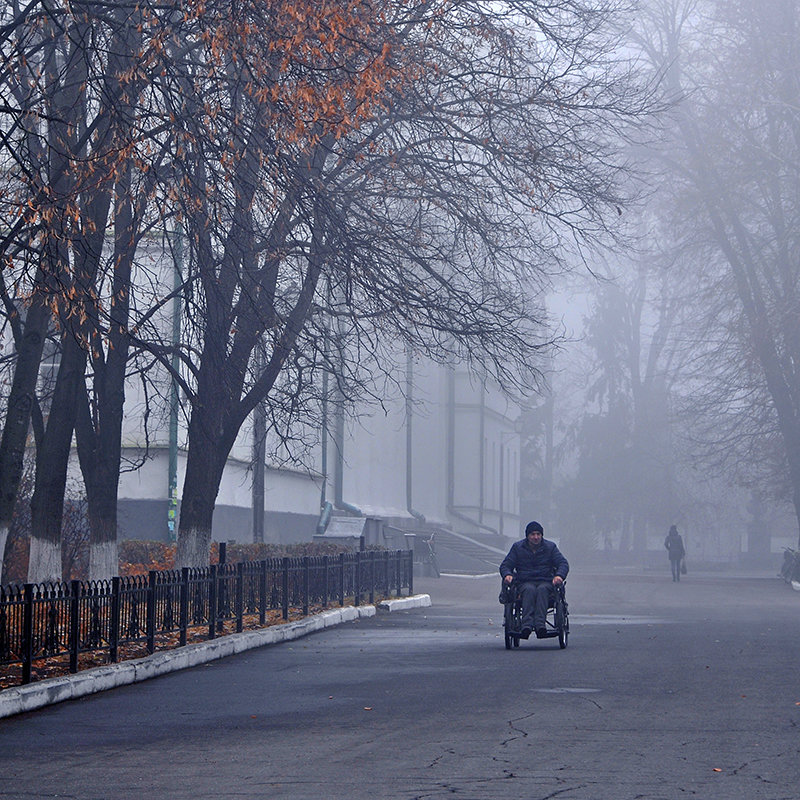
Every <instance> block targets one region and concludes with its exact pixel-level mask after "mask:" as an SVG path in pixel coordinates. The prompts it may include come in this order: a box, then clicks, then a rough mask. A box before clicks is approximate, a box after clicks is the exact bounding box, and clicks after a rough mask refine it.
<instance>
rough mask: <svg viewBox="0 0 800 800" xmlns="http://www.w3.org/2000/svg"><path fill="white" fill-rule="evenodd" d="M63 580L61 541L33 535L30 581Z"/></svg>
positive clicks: (29, 566) (29, 568)
mask: <svg viewBox="0 0 800 800" xmlns="http://www.w3.org/2000/svg"><path fill="white" fill-rule="evenodd" d="M47 581H52V582H54V583H57V582H59V581H61V543H60V542H59V543H57V544H56V543H54V542H50V541H47V540H45V539H40V538H38V537H36V536H31V555H30V561H29V562H28V583H45V582H47Z"/></svg>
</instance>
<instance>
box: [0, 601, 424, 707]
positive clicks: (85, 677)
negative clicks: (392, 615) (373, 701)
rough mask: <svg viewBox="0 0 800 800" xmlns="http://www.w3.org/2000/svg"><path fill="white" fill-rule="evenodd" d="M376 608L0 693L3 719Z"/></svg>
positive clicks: (387, 605) (389, 606)
mask: <svg viewBox="0 0 800 800" xmlns="http://www.w3.org/2000/svg"><path fill="white" fill-rule="evenodd" d="M430 604H431V598H430V595H427V594H421V595H414V596H412V597H401V598H398V599H396V600H385V601H384V602H382V603H379V604H378V606H377V608H380V609H381V611H400V610H402V609H406V608H419V607H422V606H429V605H430ZM377 608H376V606H374V605H366V606H345V607H344V608H334V609H330V610H328V611H323V612H321V613H320V614H314V615H313V616H310V617H305V618H304V619H301V620H298V621H297V622H287V623H285V624H283V625H273V626H271V627H269V628H262V629H261V630H257V631H243V632H242V633H234V634H231V635H230V636H221V637H220V638H219V639H212V640H211V641H208V642H198V643H197V644H189V645H186V647H181V648H178V649H176V650H165V651H163V652H160V653H153V655H151V656H146V657H144V658H137V659H132V660H130V661H122V662H120V663H118V664H109V665H107V666H104V667H93V668H92V669H88V670H85V671H83V672H78V673H77V674H75V675H64V676H62V677H59V678H48V679H46V680H43V681H37V682H36V683H31V684H28V685H27V686H13V687H11V688H8V689H3V690H2V691H0V719H2V718H4V717H11V716H14V715H15V714H23V713H25V712H26V711H35V710H36V709H37V708H42V707H44V706H49V705H53V704H55V703H61V702H63V701H64V700H75V699H77V698H79V697H84V696H85V695H89V694H95V693H96V692H104V691H105V690H106V689H114V688H116V687H117V686H127V685H129V684H131V683H138V682H139V681H146V680H148V679H149V678H155V677H157V676H159V675H166V674H167V673H168V672H176V671H177V670H179V669H187V668H188V667H195V666H197V665H198V664H206V663H208V662H209V661H216V660H217V659H218V658H225V657H226V656H232V655H235V654H236V653H243V652H244V651H245V650H252V649H253V648H254V647H264V646H265V645H268V644H277V643H278V642H286V641H289V640H291V639H299V638H300V637H301V636H306V635H307V634H309V633H314V632H315V631H321V630H324V629H325V628H331V627H333V626H334V625H339V624H341V623H342V622H352V621H354V620H357V619H360V618H361V617H374V616H375V614H376V610H377Z"/></svg>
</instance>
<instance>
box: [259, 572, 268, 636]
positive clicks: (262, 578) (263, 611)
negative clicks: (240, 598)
mask: <svg viewBox="0 0 800 800" xmlns="http://www.w3.org/2000/svg"><path fill="white" fill-rule="evenodd" d="M258 596H259V597H258V624H259V625H264V624H265V623H266V621H267V562H266V559H265V560H264V561H262V562H261V570H260V575H259V579H258Z"/></svg>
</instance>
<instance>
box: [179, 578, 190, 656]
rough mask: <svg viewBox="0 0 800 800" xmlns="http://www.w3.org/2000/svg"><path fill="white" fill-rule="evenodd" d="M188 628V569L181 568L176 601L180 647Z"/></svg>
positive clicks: (183, 642)
mask: <svg viewBox="0 0 800 800" xmlns="http://www.w3.org/2000/svg"><path fill="white" fill-rule="evenodd" d="M188 627H189V567H181V588H180V594H179V599H178V630H179V632H180V633H179V635H180V646H181V647H183V646H184V645H185V644H186V629H187V628H188Z"/></svg>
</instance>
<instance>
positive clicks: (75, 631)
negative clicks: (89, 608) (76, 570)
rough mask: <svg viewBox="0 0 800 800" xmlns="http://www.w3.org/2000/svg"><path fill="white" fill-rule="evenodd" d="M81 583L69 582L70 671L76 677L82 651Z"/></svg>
mask: <svg viewBox="0 0 800 800" xmlns="http://www.w3.org/2000/svg"><path fill="white" fill-rule="evenodd" d="M80 597H81V582H80V581H70V582H69V671H70V672H71V673H72V674H73V675H74V674H75V673H76V672H77V671H78V652H79V651H80V649H81V641H80V616H81V603H80Z"/></svg>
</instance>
